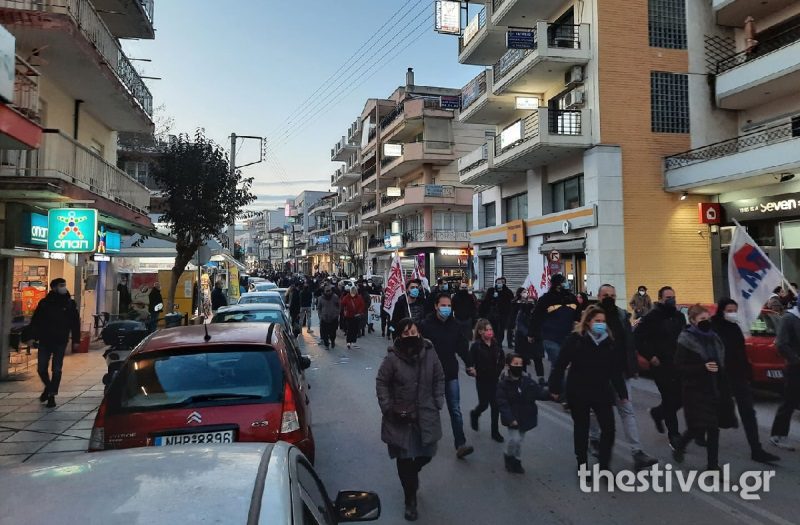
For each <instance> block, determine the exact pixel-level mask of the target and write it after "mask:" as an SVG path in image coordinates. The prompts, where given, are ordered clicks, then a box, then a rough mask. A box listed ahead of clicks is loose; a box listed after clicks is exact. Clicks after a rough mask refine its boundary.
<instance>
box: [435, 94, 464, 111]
mask: <svg viewBox="0 0 800 525" xmlns="http://www.w3.org/2000/svg"><path fill="white" fill-rule="evenodd" d="M439 107H441V108H442V109H461V97H459V96H452V95H442V96H441V97H439Z"/></svg>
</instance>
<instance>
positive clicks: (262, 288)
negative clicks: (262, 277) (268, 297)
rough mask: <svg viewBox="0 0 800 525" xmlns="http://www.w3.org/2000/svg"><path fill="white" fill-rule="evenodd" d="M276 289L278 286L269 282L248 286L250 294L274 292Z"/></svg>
mask: <svg viewBox="0 0 800 525" xmlns="http://www.w3.org/2000/svg"><path fill="white" fill-rule="evenodd" d="M277 288H278V285H277V284H275V283H273V282H270V281H263V282H260V283H251V284H250V291H251V292H268V291H269V290H276V289H277Z"/></svg>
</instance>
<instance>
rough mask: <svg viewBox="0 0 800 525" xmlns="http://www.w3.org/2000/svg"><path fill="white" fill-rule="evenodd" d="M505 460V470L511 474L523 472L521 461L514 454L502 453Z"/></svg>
mask: <svg viewBox="0 0 800 525" xmlns="http://www.w3.org/2000/svg"><path fill="white" fill-rule="evenodd" d="M503 458H504V459H505V461H506V470H507V471H508V472H510V473H512V474H525V469H524V468H522V462H521V461H520V460H518V459H517V458H515V457H514V456H509V455H508V454H503Z"/></svg>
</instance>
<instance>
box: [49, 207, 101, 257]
mask: <svg viewBox="0 0 800 525" xmlns="http://www.w3.org/2000/svg"><path fill="white" fill-rule="evenodd" d="M47 249H48V251H51V252H62V253H87V252H94V251H95V250H96V249H97V210H91V209H87V208H55V209H52V210H50V211H49V212H48V214H47Z"/></svg>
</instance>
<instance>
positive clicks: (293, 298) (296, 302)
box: [286, 283, 300, 333]
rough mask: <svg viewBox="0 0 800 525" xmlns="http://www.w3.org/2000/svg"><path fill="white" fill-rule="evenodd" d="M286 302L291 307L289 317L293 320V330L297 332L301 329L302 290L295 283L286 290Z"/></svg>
mask: <svg viewBox="0 0 800 525" xmlns="http://www.w3.org/2000/svg"><path fill="white" fill-rule="evenodd" d="M286 304H287V305H288V307H289V318H290V319H291V320H292V330H293V331H294V332H295V333H297V330H298V329H300V290H298V287H297V285H296V284H295V283H292V284H291V285H289V288H288V289H287V290H286Z"/></svg>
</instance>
